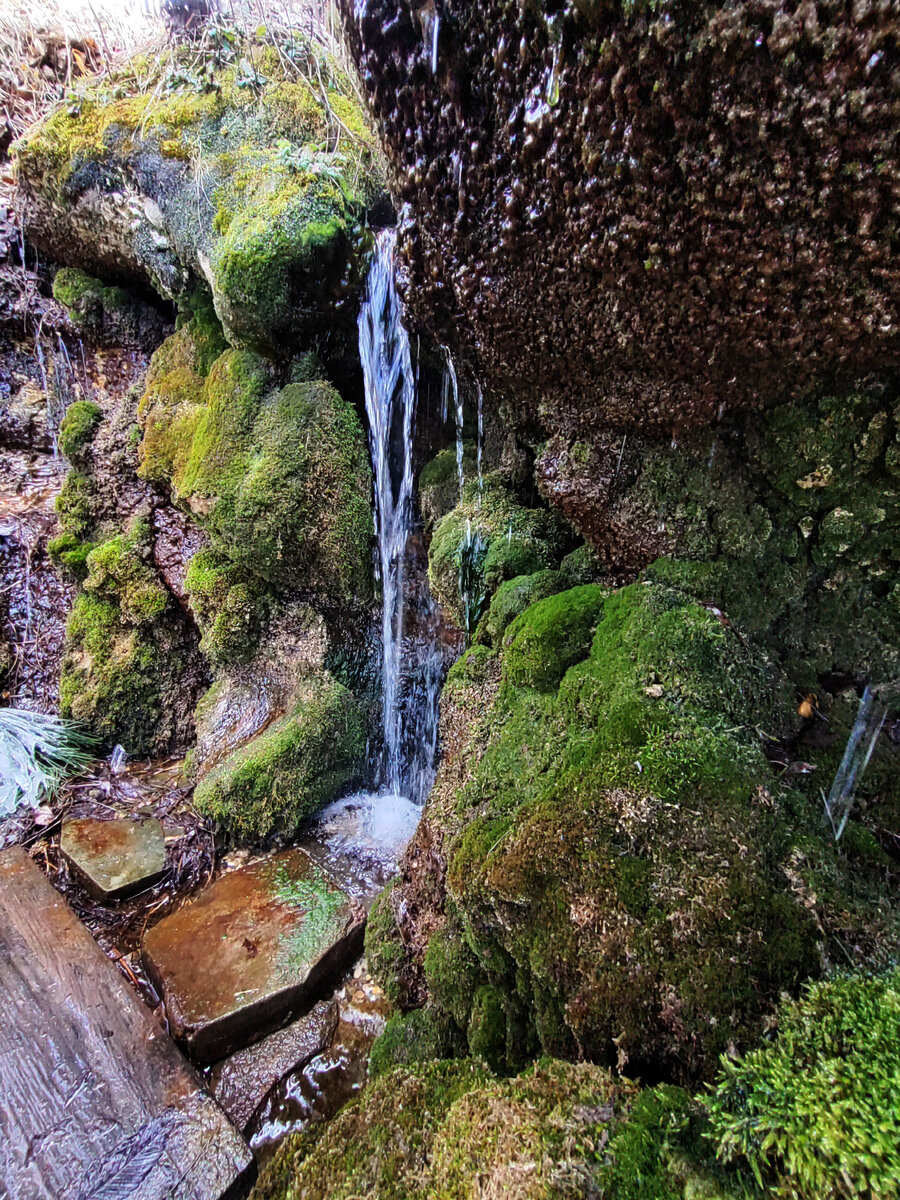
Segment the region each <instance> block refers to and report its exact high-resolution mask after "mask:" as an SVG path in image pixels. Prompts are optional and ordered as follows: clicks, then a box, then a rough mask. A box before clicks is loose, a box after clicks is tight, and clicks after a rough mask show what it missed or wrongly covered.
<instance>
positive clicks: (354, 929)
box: [141, 850, 365, 1062]
mask: <svg viewBox="0 0 900 1200" xmlns="http://www.w3.org/2000/svg"><path fill="white" fill-rule="evenodd" d="M364 923H365V916H364V912H363V909H362V906H361V905H360V904H359V903H357V902H356V901H354V900H351V898H350V897H349V896H348V895H347V893H346V892H345V891H343V890H342V889H341V888H340V887H339V886H338V885H337V884H336V883H335V882H334V880H333V879H332V878H331V876H330V875H329V874H328V873H327V872H326V871H324V870H323V869H322V868H321V867H319V866H318V865H317V864H316V863H314V862H313V861H312V859H311V858H310V857H309V855H308V854H306V853H305V851H303V850H288V851H286V852H285V853H283V854H277V855H274V856H272V857H271V858H267V859H263V860H261V861H260V862H256V863H252V864H251V865H250V866H247V867H244V868H243V869H242V870H239V871H232V872H230V873H228V874H226V875H222V876H221V877H220V878H219V879H217V880H216V882H215V883H213V884H212V885H211V886H210V887H208V888H206V890H205V891H203V892H201V893H200V895H199V896H198V897H197V898H196V899H195V900H193V901H192V902H191V903H190V904H187V905H185V906H184V908H181V909H179V911H178V912H176V913H173V914H172V915H171V916H169V917H165V918H164V919H163V920H162V921H160V922H159V924H158V925H154V926H153V928H152V929H150V930H148V931H147V933H146V934H145V935H144V940H143V943H142V947H141V953H142V957H143V960H144V965H145V967H146V969H147V972H148V974H149V975H150V977H151V978H152V979H153V981H154V983H155V984H156V985H157V987H158V988H159V990H160V992H161V994H162V995H163V996H164V998H165V1004H166V1012H167V1014H168V1017H169V1022H170V1026H171V1030H172V1033H173V1034H174V1036H175V1037H176V1038H177V1039H178V1040H179V1041H181V1042H182V1043H183V1044H184V1046H185V1047H186V1048H187V1049H188V1050H189V1051H190V1052H191V1054H192V1055H193V1057H194V1058H195V1059H196V1060H197V1061H198V1062H214V1061H215V1060H216V1059H218V1058H223V1057H224V1056H226V1055H228V1054H231V1053H233V1052H234V1051H235V1050H238V1049H240V1048H241V1047H243V1046H246V1045H247V1044H248V1042H250V1041H252V1040H254V1039H255V1038H257V1037H259V1035H260V1033H261V1032H266V1031H268V1030H270V1029H272V1028H274V1027H275V1026H276V1025H278V1024H279V1023H280V1022H281V1021H283V1020H284V1019H285V1018H286V1017H287V1016H288V1015H289V1014H291V1013H295V1012H298V1011H301V1010H302V1009H303V1008H304V1007H307V1006H308V1005H309V1004H310V1003H311V1002H312V1001H313V1000H314V999H315V998H316V994H317V991H318V989H319V988H320V987H321V986H322V985H323V984H324V983H325V982H326V981H327V980H328V979H329V978H330V977H331V976H332V975H333V974H334V973H335V972H336V971H338V970H339V969H341V968H342V967H344V966H346V965H348V964H349V963H350V962H352V961H353V959H354V958H355V957H356V955H357V954H358V953H359V951H360V948H361V946H362V932H363V926H364Z"/></svg>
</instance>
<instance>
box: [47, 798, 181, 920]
mask: <svg viewBox="0 0 900 1200" xmlns="http://www.w3.org/2000/svg"><path fill="white" fill-rule="evenodd" d="M59 849H60V852H61V853H62V855H63V857H64V858H65V859H66V861H67V862H68V863H69V865H70V866H71V867H72V869H73V871H74V872H75V874H76V875H77V877H78V878H79V879H80V880H81V882H82V883H83V884H84V886H85V887H86V888H87V890H88V891H89V892H90V893H91V895H92V896H94V897H95V899H97V900H121V899H122V898H123V897H125V896H131V895H133V894H134V893H135V892H139V891H142V890H143V889H144V888H148V887H151V886H152V885H153V884H154V883H156V881H157V880H158V879H160V878H161V876H162V874H163V872H164V871H165V869H166V839H165V835H164V834H163V828H162V825H160V823H159V821H157V820H155V819H153V818H150V819H148V820H145V821H98V820H97V819H96V818H95V817H81V818H79V819H77V820H74V821H66V822H65V824H64V825H63V827H62V833H61V834H60V838H59Z"/></svg>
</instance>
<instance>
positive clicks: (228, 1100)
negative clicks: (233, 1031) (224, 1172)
mask: <svg viewBox="0 0 900 1200" xmlns="http://www.w3.org/2000/svg"><path fill="white" fill-rule="evenodd" d="M337 1021H338V1012H337V1005H336V1004H335V1003H334V1001H333V1000H320V1001H319V1003H318V1004H317V1005H315V1007H314V1008H313V1009H312V1010H311V1011H310V1012H308V1013H307V1014H306V1016H305V1017H300V1019H299V1020H297V1021H294V1022H292V1024H290V1025H288V1026H287V1028H285V1029H279V1030H278V1032H277V1033H272V1034H270V1035H269V1036H268V1037H267V1038H263V1040H262V1041H261V1042H257V1043H256V1044H255V1045H254V1046H248V1047H247V1048H246V1049H245V1050H239V1051H238V1052H237V1054H233V1055H232V1056H231V1058H226V1059H225V1060H224V1061H223V1062H220V1063H217V1064H216V1065H215V1067H213V1070H212V1073H211V1075H210V1077H209V1090H210V1091H211V1092H212V1094H213V1096H214V1097H215V1098H216V1100H217V1101H218V1102H219V1104H220V1105H221V1106H222V1108H224V1110H225V1112H226V1113H227V1114H228V1116H229V1117H231V1119H232V1121H234V1123H235V1125H237V1127H238V1128H239V1129H242V1130H246V1128H247V1126H248V1125H249V1124H250V1121H251V1118H252V1117H253V1114H254V1113H255V1112H256V1110H257V1109H258V1108H259V1106H260V1104H262V1102H263V1100H265V1098H266V1096H267V1095H268V1093H269V1092H270V1091H271V1090H272V1088H273V1087H274V1086H275V1084H276V1083H278V1082H279V1080H281V1079H283V1078H284V1077H285V1075H287V1074H288V1073H289V1072H291V1071H294V1070H296V1069H297V1068H298V1067H302V1066H305V1064H306V1063H308V1062H309V1060H310V1059H311V1058H314V1057H315V1056H316V1055H317V1054H321V1053H322V1051H323V1050H324V1049H325V1047H326V1046H327V1045H328V1044H329V1042H330V1041H331V1039H332V1037H333V1036H334V1031H335V1029H336V1028H337Z"/></svg>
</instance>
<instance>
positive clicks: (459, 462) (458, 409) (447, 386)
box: [441, 346, 466, 499]
mask: <svg viewBox="0 0 900 1200" xmlns="http://www.w3.org/2000/svg"><path fill="white" fill-rule="evenodd" d="M441 349H442V350H443V352H444V364H445V366H444V385H443V386H444V402H443V412H444V420H446V419H447V406H448V394H449V392H452V393H453V411H454V414H455V416H456V474H457V477H458V478H459V496H460V499H462V494H463V488H464V487H465V486H466V473H465V470H464V468H463V453H464V446H463V417H464V414H463V401H462V394H461V392H460V390H459V379H458V377H457V374H456V364H455V363H454V362H453V357H452V355H451V354H450V351H449V350H448V349H447V347H446V346H442V347H441Z"/></svg>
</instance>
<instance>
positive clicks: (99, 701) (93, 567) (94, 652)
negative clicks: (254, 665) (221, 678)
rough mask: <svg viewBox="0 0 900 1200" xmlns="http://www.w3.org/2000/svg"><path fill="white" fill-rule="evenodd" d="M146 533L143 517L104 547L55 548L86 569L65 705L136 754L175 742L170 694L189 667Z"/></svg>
mask: <svg viewBox="0 0 900 1200" xmlns="http://www.w3.org/2000/svg"><path fill="white" fill-rule="evenodd" d="M65 536H66V535H63V537H65ZM147 536H148V530H147V528H146V525H145V524H144V523H143V522H140V521H138V522H136V523H135V524H134V525H133V526H132V528H131V530H130V531H129V532H128V533H126V534H119V535H117V536H115V537H112V538H110V539H108V540H107V541H105V542H102V543H101V544H100V545H97V546H93V547H92V546H89V545H84V544H76V545H75V546H74V547H72V549H71V550H69V551H59V550H58V553H60V555H61V556H62V557H63V558H64V559H65V555H66V554H71V555H73V556H74V558H73V562H74V564H75V566H78V567H79V569H80V563H81V561H82V555H83V562H84V569H85V571H86V574H85V577H84V582H83V586H84V589H85V590H84V592H83V593H81V594H80V595H79V596H78V597H77V598H76V600H75V604H74V607H73V609H72V613H71V615H70V617H69V621H68V624H67V626H66V648H65V653H64V656H63V662H62V671H61V676H60V707H61V711H62V713H63V715H64V716H67V717H74V718H75V719H77V720H80V721H84V722H85V724H87V725H88V726H89V727H90V729H91V730H92V732H94V733H95V734H96V735H97V736H98V738H100V740H101V741H102V742H103V743H105V744H106V745H112V744H114V743H115V742H121V744H122V745H123V746H125V748H126V749H127V750H128V752H129V754H134V755H142V754H151V753H161V752H164V751H165V750H167V749H169V747H170V746H171V744H172V742H173V739H174V738H175V736H176V733H177V731H176V730H175V729H174V727H173V725H172V723H171V722H172V719H173V714H172V712H171V711H170V710H169V709H168V708H167V705H166V698H167V693H169V692H171V691H172V690H173V689H175V688H176V687H178V686H179V685H178V679H179V676H180V674H181V672H182V671H183V670H184V666H185V662H184V657H183V647H182V645H181V641H180V638H179V636H178V633H177V631H176V629H175V627H174V626H173V624H172V622H171V621H170V620H169V619H168V615H167V608H168V592H167V591H166V589H165V587H164V586H163V585H162V583H161V582H160V580H159V579H158V577H157V576H156V574H155V572H154V571H153V570H152V568H151V567H150V566H149V565H148V564H147V562H146V561H145V558H146V556H147V553H148V551H147ZM57 540H58V542H62V540H63V539H62V538H61V539H57Z"/></svg>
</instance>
